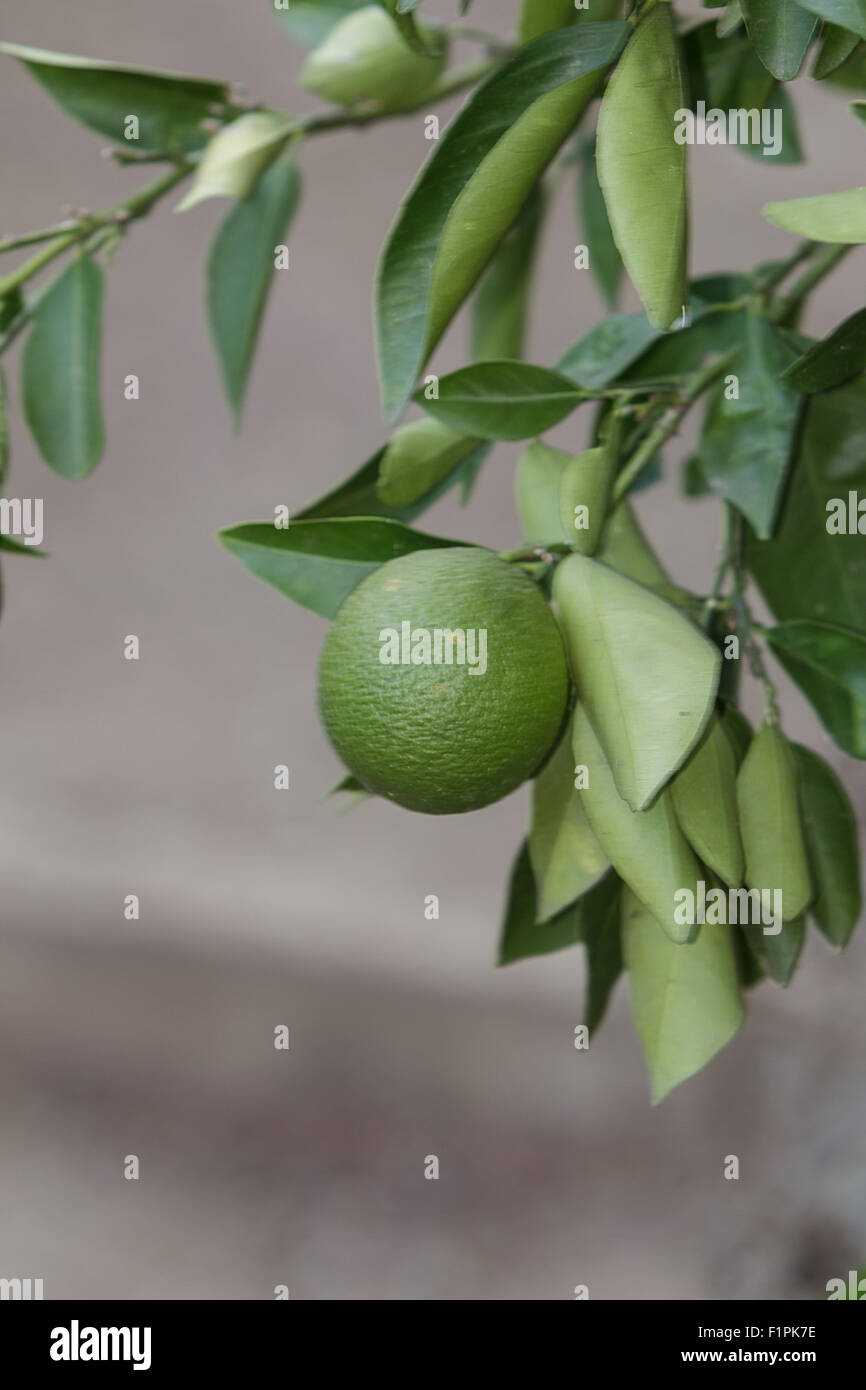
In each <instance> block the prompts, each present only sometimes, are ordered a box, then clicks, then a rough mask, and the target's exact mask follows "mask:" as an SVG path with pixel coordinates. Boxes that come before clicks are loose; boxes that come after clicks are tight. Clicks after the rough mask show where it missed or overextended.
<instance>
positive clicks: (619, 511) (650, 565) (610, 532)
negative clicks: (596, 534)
mask: <svg viewBox="0 0 866 1390" xmlns="http://www.w3.org/2000/svg"><path fill="white" fill-rule="evenodd" d="M596 558H597V559H598V560H602V561H604V563H605V564H606V565H609V566H610V568H611V569H614V570H618V571H619V573H620V574H624V575H625V576H626V577H627V578H628V579H634V580H635V581H636V583H638V584H645V585H646V587H647V588H648V589H660V588H661V589H664V588H667V587H669V586H670V579H669V577H668V575H667V573H666V571H665V570H664V569H663V568H662V566H661V564H660V563H659V560H658V557H657V555H656V553H655V551H654V550H653V548H652V546H651V545H650V543H649V541H648V540H647V538H646V536H645V535H644V533H643V531H642V530H641V528H640V526H639V524H638V521H637V518H636V517H635V514H634V512H633V511H632V508H631V505H630V504H629V502H628V501H623V502H620V504H619V506H618V507H617V508H616V510H615V511H614V512H612V513H611V515H610V517H609V519H608V523H607V525H606V527H605V528H604V533H603V535H602V538H601V546H600V548H599V551H598V555H597V556H596Z"/></svg>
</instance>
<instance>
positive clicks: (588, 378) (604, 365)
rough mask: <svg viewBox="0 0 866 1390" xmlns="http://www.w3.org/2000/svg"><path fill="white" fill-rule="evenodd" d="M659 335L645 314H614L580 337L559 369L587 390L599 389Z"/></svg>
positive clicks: (628, 365) (639, 355)
mask: <svg viewBox="0 0 866 1390" xmlns="http://www.w3.org/2000/svg"><path fill="white" fill-rule="evenodd" d="M658 337H659V330H658V329H657V328H654V327H653V325H652V324H651V323H650V321H649V319H648V318H647V316H646V314H611V315H609V316H608V318H606V319H603V320H602V321H601V323H599V324H596V326H595V327H594V328H591V329H590V330H589V332H588V333H587V334H585V335H584V337H582V338H579V339H578V341H577V342H576V343H575V344H574V345H573V346H572V347H570V348H569V349H568V351H567V352H565V353H564V354H563V356H562V357H561V358H560V359H559V361H558V362H557V364H556V369H557V371H559V372H562V374H563V376H567V377H570V378H571V380H572V381H575V382H576V383H577V385H578V386H582V387H583V388H584V390H586V391H597V390H599V389H600V388H601V387H604V386H609V385H610V383H611V382H612V381H617V380H618V379H619V378H620V377H621V376H622V375H623V374H624V373H625V372H626V370H627V369H628V368H629V367H630V366H631V365H632V363H633V362H636V361H637V360H638V358H640V357H641V356H642V355H643V354H644V353H645V352H646V350H647V348H648V347H649V345H650V344H651V343H654V342H656V341H657V339H658Z"/></svg>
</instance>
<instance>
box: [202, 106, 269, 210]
mask: <svg viewBox="0 0 866 1390" xmlns="http://www.w3.org/2000/svg"><path fill="white" fill-rule="evenodd" d="M291 131H292V124H291V122H290V120H289V118H288V116H284V115H283V113H282V112H281V111H248V112H247V113H246V114H245V115H243V116H239V117H238V119H237V120H236V121H232V122H231V124H230V125H227V126H223V128H222V130H221V131H219V133H218V134H217V135H215V136H214V138H213V139H212V140H211V141H210V143H209V144H208V146H207V148H206V149H205V152H204V154H203V155H202V158H201V162H200V163H199V165H198V168H197V169H196V173H195V178H194V179H193V183H192V187H191V188H190V190H189V192H188V193H187V195H186V197H185V198H184V199H183V200H182V202H180V203H179V204H178V207H177V211H178V212H185V211H186V210H187V209H188V208H191V207H195V205H196V203H202V202H204V201H205V199H207V198H248V197H249V196H250V194H251V193H252V192H253V190H254V189H255V187H256V184H257V183H258V181H259V179H260V178H261V176H262V174H263V173H264V171H265V170H266V169H267V168H268V166H269V165H270V164H273V162H274V160H275V159H276V158H277V156H278V155H279V153H280V151H281V150H282V149H283V147H284V146H285V144H286V142H287V140H288V139H289V136H290V135H291Z"/></svg>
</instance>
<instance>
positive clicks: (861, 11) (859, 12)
mask: <svg viewBox="0 0 866 1390" xmlns="http://www.w3.org/2000/svg"><path fill="white" fill-rule="evenodd" d="M799 3H800V4H801V5H802V6H803V8H804V9H806V10H811V11H812V13H813V14H816V15H820V17H821V19H826V20H827V22H828V23H829V24H839V25H841V27H842V28H843V29H850V30H851V32H852V34H859V35H860V37H861V39H866V5H864V3H863V0H799Z"/></svg>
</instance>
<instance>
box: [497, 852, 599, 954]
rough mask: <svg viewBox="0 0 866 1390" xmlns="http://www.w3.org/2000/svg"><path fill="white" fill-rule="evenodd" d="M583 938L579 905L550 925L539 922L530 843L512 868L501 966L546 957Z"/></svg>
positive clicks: (501, 938) (519, 854)
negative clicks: (533, 957)
mask: <svg viewBox="0 0 866 1390" xmlns="http://www.w3.org/2000/svg"><path fill="white" fill-rule="evenodd" d="M580 939H581V917H580V908H579V905H578V904H575V905H574V906H573V907H569V908H567V909H566V910H565V912H562V913H560V914H559V916H558V917H554V918H553V919H552V920H551V921H549V922H538V921H536V905H535V879H534V877H533V874H532V862H531V860H530V858H529V848H528V846H527V844H526V843H525V842H524V844H522V845H521V847H520V851H519V853H518V855H517V858H516V859H515V861H514V864H513V866H512V869H511V878H510V880H509V884H508V897H507V900H506V904H505V919H504V921H503V924H502V934H501V937H500V941H499V964H500V965H510V964H511V962H512V961H515V960H525V959H526V958H527V957H528V956H543V955H547V954H548V953H549V952H551V951H561V950H562V949H563V947H565V946H573V945H574V944H575V942H577V941H580Z"/></svg>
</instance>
